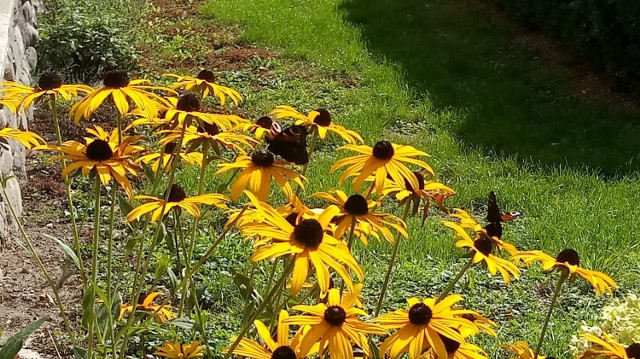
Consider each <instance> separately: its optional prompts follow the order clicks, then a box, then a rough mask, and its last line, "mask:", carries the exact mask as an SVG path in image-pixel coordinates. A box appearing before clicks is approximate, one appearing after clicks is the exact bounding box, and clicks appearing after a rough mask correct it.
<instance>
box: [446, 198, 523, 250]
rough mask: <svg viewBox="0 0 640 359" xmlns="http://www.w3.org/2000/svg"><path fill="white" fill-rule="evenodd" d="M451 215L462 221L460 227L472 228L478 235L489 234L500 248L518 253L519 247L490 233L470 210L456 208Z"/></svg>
mask: <svg viewBox="0 0 640 359" xmlns="http://www.w3.org/2000/svg"><path fill="white" fill-rule="evenodd" d="M451 217H454V218H457V219H458V220H459V221H460V227H462V228H465V229H470V230H472V231H473V233H474V234H475V236H476V237H480V236H484V235H487V236H489V238H491V240H492V241H493V244H494V245H495V246H496V247H497V248H498V249H499V250H504V251H506V252H507V253H509V254H510V255H512V256H513V255H514V254H516V253H518V249H516V247H515V246H514V245H513V244H511V243H508V242H506V241H503V240H502V239H501V238H500V237H498V236H491V235H489V232H488V230H487V228H486V227H485V228H483V227H482V226H481V225H480V224H479V223H478V222H476V220H475V219H474V218H473V217H472V216H471V214H469V212H467V211H465V210H463V209H460V208H454V209H453V213H452V214H451Z"/></svg>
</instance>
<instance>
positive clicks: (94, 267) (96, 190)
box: [87, 173, 100, 358]
mask: <svg viewBox="0 0 640 359" xmlns="http://www.w3.org/2000/svg"><path fill="white" fill-rule="evenodd" d="M94 175H95V181H94V186H93V196H94V199H95V202H94V203H95V204H94V208H93V250H92V252H93V253H91V255H92V261H91V285H92V286H93V287H94V288H98V247H99V246H98V244H99V243H100V176H99V175H98V173H94ZM94 325H95V323H93V321H92V322H90V323H89V336H88V337H87V340H88V341H89V343H88V349H87V356H88V357H89V358H93V334H94Z"/></svg>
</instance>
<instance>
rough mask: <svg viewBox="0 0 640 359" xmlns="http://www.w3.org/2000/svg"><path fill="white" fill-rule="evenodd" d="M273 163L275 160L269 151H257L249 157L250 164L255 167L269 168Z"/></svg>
mask: <svg viewBox="0 0 640 359" xmlns="http://www.w3.org/2000/svg"><path fill="white" fill-rule="evenodd" d="M273 161H275V159H274V158H273V154H271V152H269V151H258V152H256V153H254V154H253V155H251V162H253V164H254V165H256V166H260V167H269V166H271V165H273Z"/></svg>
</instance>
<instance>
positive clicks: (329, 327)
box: [285, 284, 387, 359]
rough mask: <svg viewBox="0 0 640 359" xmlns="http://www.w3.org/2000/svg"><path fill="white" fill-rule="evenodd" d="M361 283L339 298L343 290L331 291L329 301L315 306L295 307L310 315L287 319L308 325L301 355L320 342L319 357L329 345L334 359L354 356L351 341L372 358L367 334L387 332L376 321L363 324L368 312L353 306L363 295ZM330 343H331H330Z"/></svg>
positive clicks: (301, 345) (287, 321) (306, 353)
mask: <svg viewBox="0 0 640 359" xmlns="http://www.w3.org/2000/svg"><path fill="white" fill-rule="evenodd" d="M361 289H362V284H357V285H356V286H355V287H354V291H353V292H352V293H348V294H347V293H345V295H344V296H343V298H340V290H338V289H336V288H333V289H330V290H329V294H328V298H327V303H326V304H324V303H319V304H316V305H296V306H294V307H293V309H294V310H297V311H300V312H304V313H307V314H308V315H296V316H292V317H290V318H289V319H287V320H285V323H289V324H293V325H300V326H308V327H309V331H308V332H307V333H305V335H304V337H303V338H302V339H301V342H300V350H301V352H302V355H308V354H309V353H310V351H311V348H312V347H313V346H314V345H316V343H318V342H320V348H319V352H320V357H322V353H324V350H325V349H326V348H327V347H328V349H329V357H330V358H332V359H338V358H340V359H343V358H345V359H353V358H354V355H353V349H352V346H351V342H353V343H354V344H355V345H357V346H358V347H359V348H360V349H361V350H362V351H364V353H365V355H366V356H368V357H371V349H370V348H369V340H368V339H367V336H366V335H367V334H386V332H387V331H386V330H385V328H383V326H381V325H377V324H373V323H364V322H362V321H361V320H360V319H359V318H358V317H359V316H366V315H367V312H365V311H364V310H362V309H359V308H355V307H354V306H353V305H354V303H355V302H356V300H357V299H358V296H359V295H360V290H361ZM327 344H328V345H327Z"/></svg>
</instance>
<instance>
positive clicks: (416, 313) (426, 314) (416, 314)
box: [409, 303, 433, 325]
mask: <svg viewBox="0 0 640 359" xmlns="http://www.w3.org/2000/svg"><path fill="white" fill-rule="evenodd" d="M432 316H433V312H432V311H431V308H429V306H428V305H426V304H424V303H417V304H414V305H413V306H411V308H410V309H409V321H410V322H411V324H415V325H425V324H427V323H429V321H430V320H431V317H432Z"/></svg>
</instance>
